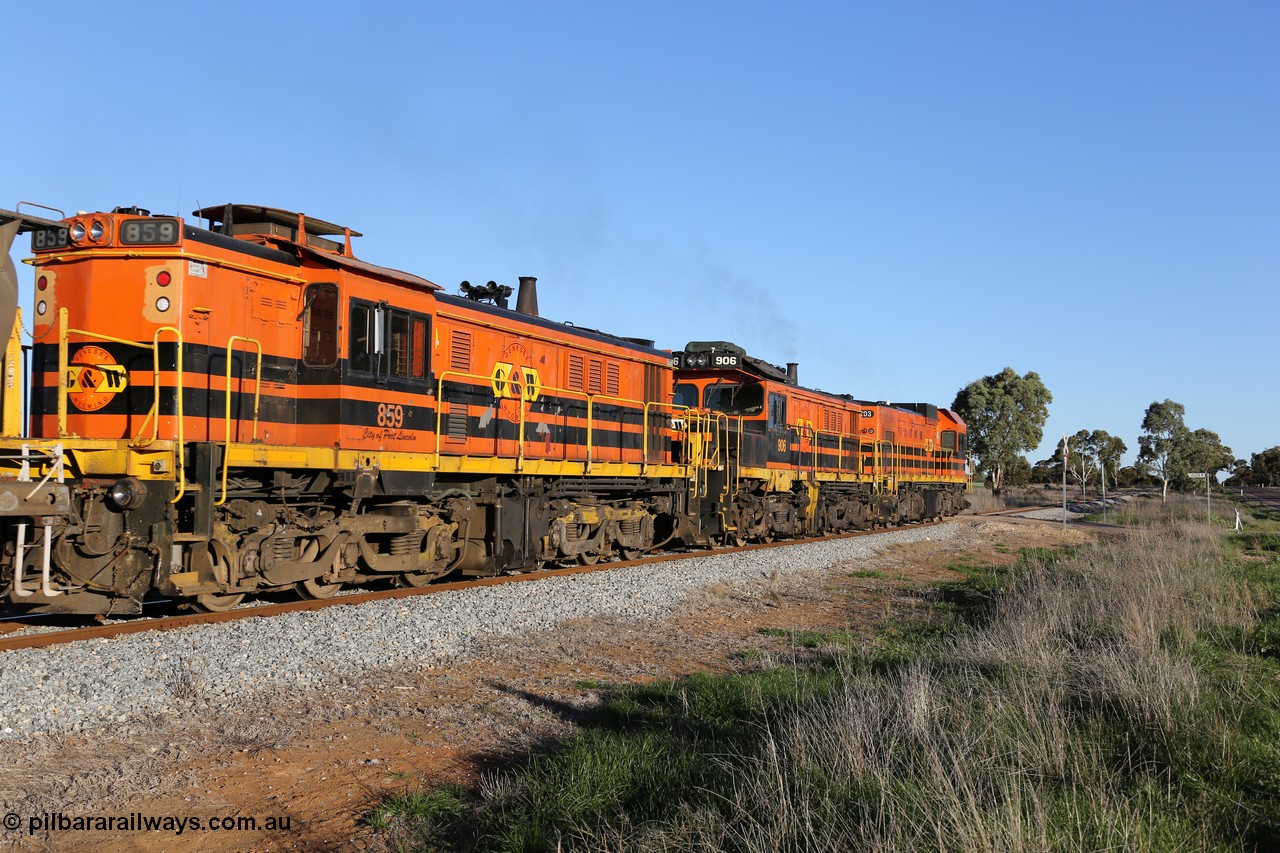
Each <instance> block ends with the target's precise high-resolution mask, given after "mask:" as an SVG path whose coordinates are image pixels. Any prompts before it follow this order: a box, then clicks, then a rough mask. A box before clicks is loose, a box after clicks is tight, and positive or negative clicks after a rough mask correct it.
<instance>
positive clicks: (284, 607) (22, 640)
mask: <svg viewBox="0 0 1280 853" xmlns="http://www.w3.org/2000/svg"><path fill="white" fill-rule="evenodd" d="M1027 509H1028V508H1027V507H1022V508H1021V511H1023V512H1025V511H1026V510H1027ZM1003 514H1004V513H983V515H1003ZM958 517H959V518H963V517H964V516H958ZM949 520H950V519H949ZM945 523H946V522H945V521H935V522H926V523H922V524H915V525H912V527H913V528H915V527H933V526H935V525H938V524H945ZM903 529H908V528H902V527H894V528H885V529H879V530H860V531H857V532H855V533H845V534H841V535H839V536H826V537H822V538H821V539H786V540H781V541H777V542H769V543H760V544H755V545H743V546H740V547H736V548H716V549H714V550H706V551H687V552H684V553H681V554H661V555H657V556H652V557H646V558H643V559H640V560H623V561H619V562H611V563H600V564H598V565H594V566H571V567H568V568H563V569H546V570H543V571H539V572H529V573H527V574H520V575H507V576H502V577H493V578H476V579H473V580H465V581H451V582H446V583H433V584H431V585H429V586H426V587H423V588H421V589H415V588H403V589H388V590H378V591H376V592H360V593H354V594H352V595H341V596H338V597H336V598H328V599H323V600H318V601H288V602H282V603H279V604H259V605H254V606H248V607H242V608H239V609H237V610H228V611H226V612H224V613H192V614H189V615H183V616H168V617H163V618H159V619H141V620H138V621H135V622H123V623H114V624H110V625H92V626H88V627H84V628H69V629H66V630H62V631H46V632H43V633H39V634H23V635H21V636H17V637H2V638H0V652H5V651H13V650H16V649H39V648H45V647H48V646H57V645H63V644H65V643H77V642H80V641H82V640H102V639H110V638H112V637H122V636H124V635H126V634H140V633H142V632H144V631H173V630H177V629H179V628H187V627H190V626H192V625H214V624H218V623H221V622H234V621H236V620H239V619H253V618H258V617H268V616H279V615H280V614H283V613H300V612H303V611H308V610H320V609H322V608H325V607H340V606H343V605H351V604H364V603H366V602H370V601H382V600H386V599H393V598H409V597H411V596H416V595H432V594H434V593H438V592H453V591H456V590H463V589H474V588H475V587H481V586H498V585H499V584H506V583H525V582H528V581H537V580H543V579H546V578H555V577H565V576H568V575H580V574H587V573H590V572H600V571H608V570H610V569H620V568H626V567H628V566H639V565H654V564H658V563H677V562H679V561H681V560H690V559H694V558H697V557H711V556H716V555H719V554H736V553H738V552H740V551H755V550H758V549H762V548H785V547H787V546H791V545H805V544H810V543H813V542H819V541H829V540H832V539H852V538H855V537H858V536H872V535H874V534H877V533H892V532H893V531H895V530H903Z"/></svg>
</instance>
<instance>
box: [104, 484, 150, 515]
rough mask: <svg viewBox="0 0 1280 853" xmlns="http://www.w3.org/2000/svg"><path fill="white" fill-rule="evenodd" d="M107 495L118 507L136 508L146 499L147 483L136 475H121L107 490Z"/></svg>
mask: <svg viewBox="0 0 1280 853" xmlns="http://www.w3.org/2000/svg"><path fill="white" fill-rule="evenodd" d="M107 497H109V498H111V502H112V503H113V504H115V505H116V506H118V507H119V508H120V509H137V508H138V507H140V506H142V502H143V501H144V500H146V499H147V484H146V483H144V482H142V481H141V480H139V479H138V478H137V477H122V478H120V479H119V480H116V482H115V484H114V485H113V486H112V487H111V488H110V489H109V490H108V491H107Z"/></svg>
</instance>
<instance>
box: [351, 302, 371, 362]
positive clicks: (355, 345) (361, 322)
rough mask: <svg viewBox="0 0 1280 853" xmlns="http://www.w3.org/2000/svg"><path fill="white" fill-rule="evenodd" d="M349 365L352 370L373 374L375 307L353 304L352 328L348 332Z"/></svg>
mask: <svg viewBox="0 0 1280 853" xmlns="http://www.w3.org/2000/svg"><path fill="white" fill-rule="evenodd" d="M347 340H348V346H347V363H348V365H350V367H351V369H352V370H357V371H360V372H361V373H372V372H373V306H372V305H369V304H368V303H363V302H352V303H351V326H350V329H349V331H348V338H347Z"/></svg>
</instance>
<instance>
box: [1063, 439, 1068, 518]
mask: <svg viewBox="0 0 1280 853" xmlns="http://www.w3.org/2000/svg"><path fill="white" fill-rule="evenodd" d="M1068 448H1069V445H1068V442H1067V434H1066V433H1065V432H1064V433H1063V434H1062V524H1063V526H1064V527H1065V526H1066V524H1067V453H1068V452H1069V450H1068Z"/></svg>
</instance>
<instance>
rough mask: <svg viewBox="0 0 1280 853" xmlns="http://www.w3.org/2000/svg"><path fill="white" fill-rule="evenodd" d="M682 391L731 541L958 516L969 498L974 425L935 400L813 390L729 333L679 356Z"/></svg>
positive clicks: (680, 399) (792, 368)
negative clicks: (969, 441)
mask: <svg viewBox="0 0 1280 853" xmlns="http://www.w3.org/2000/svg"><path fill="white" fill-rule="evenodd" d="M673 363H674V364H675V366H676V368H677V371H676V389H675V399H676V402H677V403H678V404H681V405H683V406H685V407H687V408H688V411H689V415H688V417H689V420H690V422H691V424H693V425H694V429H695V431H696V432H697V433H699V434H700V436H701V442H702V443H703V444H704V446H705V450H704V451H703V452H704V453H706V454H707V455H709V456H711V457H713V458H717V459H720V460H722V464H721V465H720V466H719V467H718V468H717V469H716V470H715V472H714V473H710V474H709V475H708V485H707V487H706V491H707V492H708V493H709V494H712V495H719V496H720V499H719V502H718V505H717V506H716V507H715V508H714V510H713V511H714V512H715V514H716V515H718V516H719V517H720V524H721V526H722V527H723V529H724V533H725V535H726V538H727V539H729V540H731V541H734V542H742V541H753V540H768V539H771V538H773V537H775V536H795V535H802V534H809V535H812V534H831V533H842V532H846V531H850V530H859V529H864V528H867V527H874V526H877V525H885V524H901V523H903V522H909V521H920V520H924V519H930V518H941V517H943V516H947V515H954V514H955V513H956V512H958V511H959V510H960V509H962V508H964V506H966V502H965V500H964V497H963V494H964V492H965V490H966V489H967V487H968V478H967V472H966V463H965V454H966V449H967V448H966V432H965V426H964V422H963V421H962V420H961V419H960V418H959V417H958V416H957V415H956V414H955V413H954V412H950V411H948V410H946V409H939V408H937V407H936V406H933V405H930V404H925V403H920V404H908V405H903V404H898V405H891V404H889V403H886V402H877V403H872V402H866V401H862V400H857V399H854V398H853V397H849V396H846V395H835V394H827V393H824V392H821V391H816V390H813V389H808V388H803V387H801V386H800V385H799V382H798V378H797V373H798V370H797V366H796V365H794V364H790V365H788V366H787V369H786V370H783V369H781V368H778V367H776V366H774V365H771V364H768V363H767V362H764V361H760V360H759V359H756V358H753V357H752V356H750V355H748V354H747V353H746V352H745V351H744V350H743V349H742V348H741V347H738V346H736V345H734V344H731V343H727V342H724V341H715V342H692V343H690V344H689V345H688V346H686V347H685V350H684V351H682V352H678V353H676V354H675V356H674V358H673Z"/></svg>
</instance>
